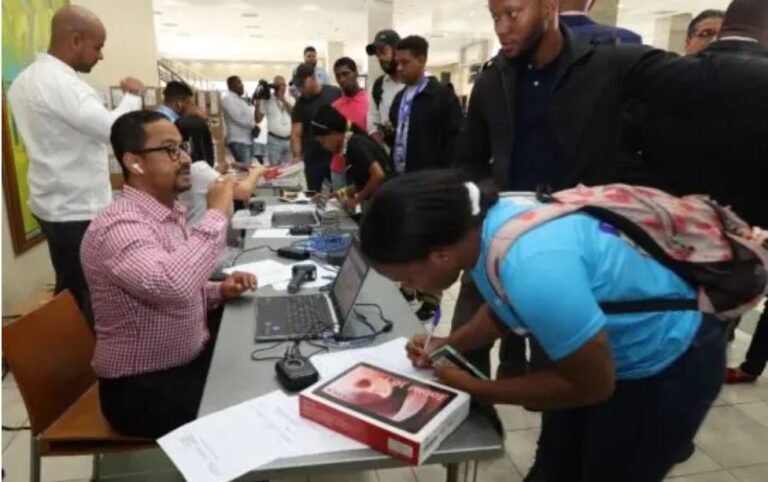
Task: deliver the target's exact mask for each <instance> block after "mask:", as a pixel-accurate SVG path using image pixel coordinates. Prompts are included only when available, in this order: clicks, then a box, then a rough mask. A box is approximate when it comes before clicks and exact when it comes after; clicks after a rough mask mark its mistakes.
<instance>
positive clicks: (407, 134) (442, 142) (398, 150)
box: [389, 35, 463, 172]
mask: <svg viewBox="0 0 768 482" xmlns="http://www.w3.org/2000/svg"><path fill="white" fill-rule="evenodd" d="M428 48H429V44H428V43H427V41H426V40H425V39H424V38H422V37H418V36H416V35H413V36H410V37H406V38H404V39H402V40H401V41H400V42H399V43H398V44H397V48H396V51H395V59H396V61H397V72H398V74H399V76H400V81H401V82H403V83H404V84H405V88H404V89H403V90H401V91H400V92H398V94H397V95H396V96H395V100H394V101H393V102H392V107H391V108H390V111H389V117H390V120H391V121H392V125H393V126H394V127H395V145H394V147H393V149H392V158H393V160H394V164H395V168H396V169H397V171H398V172H406V171H408V172H410V171H419V170H422V169H434V168H439V167H447V166H449V165H451V164H452V163H453V160H454V158H455V152H454V147H455V144H456V139H457V137H458V135H459V130H460V129H461V123H462V120H463V115H462V113H461V106H460V105H459V102H458V99H457V98H456V96H454V95H451V93H450V92H449V91H448V89H446V88H445V87H444V86H443V85H442V84H440V82H438V80H437V79H435V78H434V77H431V76H427V75H425V66H426V63H427V50H428Z"/></svg>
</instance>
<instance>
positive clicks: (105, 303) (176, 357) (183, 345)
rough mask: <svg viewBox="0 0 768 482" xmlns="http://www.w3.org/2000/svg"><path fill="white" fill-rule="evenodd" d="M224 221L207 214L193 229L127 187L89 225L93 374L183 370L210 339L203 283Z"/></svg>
mask: <svg viewBox="0 0 768 482" xmlns="http://www.w3.org/2000/svg"><path fill="white" fill-rule="evenodd" d="M226 226H227V219H226V217H225V216H224V215H223V214H222V213H220V212H219V211H216V210H209V211H208V212H207V213H206V214H205V217H204V218H203V219H202V220H201V221H200V223H199V224H198V225H196V226H195V227H194V228H192V229H188V228H187V226H186V221H185V209H184V207H183V206H181V205H180V204H179V203H175V205H174V207H173V209H169V208H168V207H167V206H165V205H163V204H162V203H160V202H159V201H157V200H156V199H154V198H153V197H152V196H150V195H149V194H147V193H146V192H143V191H139V190H136V189H133V188H131V187H129V186H126V187H125V188H124V189H123V196H122V197H121V198H120V199H119V200H117V201H115V202H114V203H112V204H111V205H109V206H108V207H107V208H105V209H104V210H103V211H102V212H101V213H100V214H99V215H98V216H97V217H96V219H95V220H94V221H93V222H92V223H91V225H90V227H89V228H88V231H87V232H86V234H85V237H84V239H83V243H82V246H81V248H80V256H81V262H82V265H83V271H84V273H85V277H86V280H87V281H88V288H89V290H90V293H91V303H92V305H93V311H94V314H95V317H96V353H95V355H94V359H93V368H94V370H95V372H96V374H97V375H98V376H99V377H101V378H117V377H123V376H129V375H136V374H140V373H147V372H154V371H159V370H164V369H167V368H173V367H177V366H181V365H184V364H186V363H189V362H190V361H192V360H194V359H195V358H196V357H197V356H198V355H199V354H200V353H201V352H202V351H203V349H204V347H205V344H206V342H207V341H208V339H209V333H208V327H207V317H206V314H207V311H208V310H209V309H211V308H213V307H214V306H215V305H217V304H218V303H220V302H221V291H220V288H219V284H217V283H211V282H209V281H208V277H209V275H210V274H211V272H212V271H213V270H214V269H215V267H216V264H217V262H218V260H219V259H220V257H221V254H222V252H223V250H224V247H225V241H226Z"/></svg>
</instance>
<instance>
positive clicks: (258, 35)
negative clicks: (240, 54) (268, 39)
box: [249, 34, 264, 38]
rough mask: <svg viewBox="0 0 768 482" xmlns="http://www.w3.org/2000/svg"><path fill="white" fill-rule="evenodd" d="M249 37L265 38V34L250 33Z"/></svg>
mask: <svg viewBox="0 0 768 482" xmlns="http://www.w3.org/2000/svg"><path fill="white" fill-rule="evenodd" d="M249 37H251V38H264V36H263V35H261V34H252V35H249Z"/></svg>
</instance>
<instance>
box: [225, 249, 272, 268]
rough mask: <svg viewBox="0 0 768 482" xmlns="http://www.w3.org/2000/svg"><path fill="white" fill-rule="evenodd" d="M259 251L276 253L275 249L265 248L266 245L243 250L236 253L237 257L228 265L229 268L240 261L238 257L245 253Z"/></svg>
mask: <svg viewBox="0 0 768 482" xmlns="http://www.w3.org/2000/svg"><path fill="white" fill-rule="evenodd" d="M260 249H268V250H270V251H272V252H273V253H277V250H276V249H275V248H273V247H272V246H267V245H263V246H256V247H255V248H248V249H243V250H241V251H240V252H239V253H237V255H236V256H235V257H234V258H233V259H232V262H231V263H229V267H230V268H231V267H233V266H234V265H235V264H237V260H238V259H240V256H242V255H244V254H245V253H250V252H253V251H258V250H260Z"/></svg>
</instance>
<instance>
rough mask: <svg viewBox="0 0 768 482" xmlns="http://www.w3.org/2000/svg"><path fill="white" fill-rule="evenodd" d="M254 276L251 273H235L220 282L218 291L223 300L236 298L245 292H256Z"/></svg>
mask: <svg viewBox="0 0 768 482" xmlns="http://www.w3.org/2000/svg"><path fill="white" fill-rule="evenodd" d="M256 285H257V283H256V276H254V275H253V274H251V273H243V272H241V271H235V272H234V273H232V274H231V275H229V276H227V277H226V278H225V279H224V281H222V282H221V285H220V287H219V289H220V290H221V295H222V296H223V297H224V299H225V300H231V299H233V298H237V297H239V296H240V295H242V294H243V293H245V292H246V291H248V290H250V291H256Z"/></svg>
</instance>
